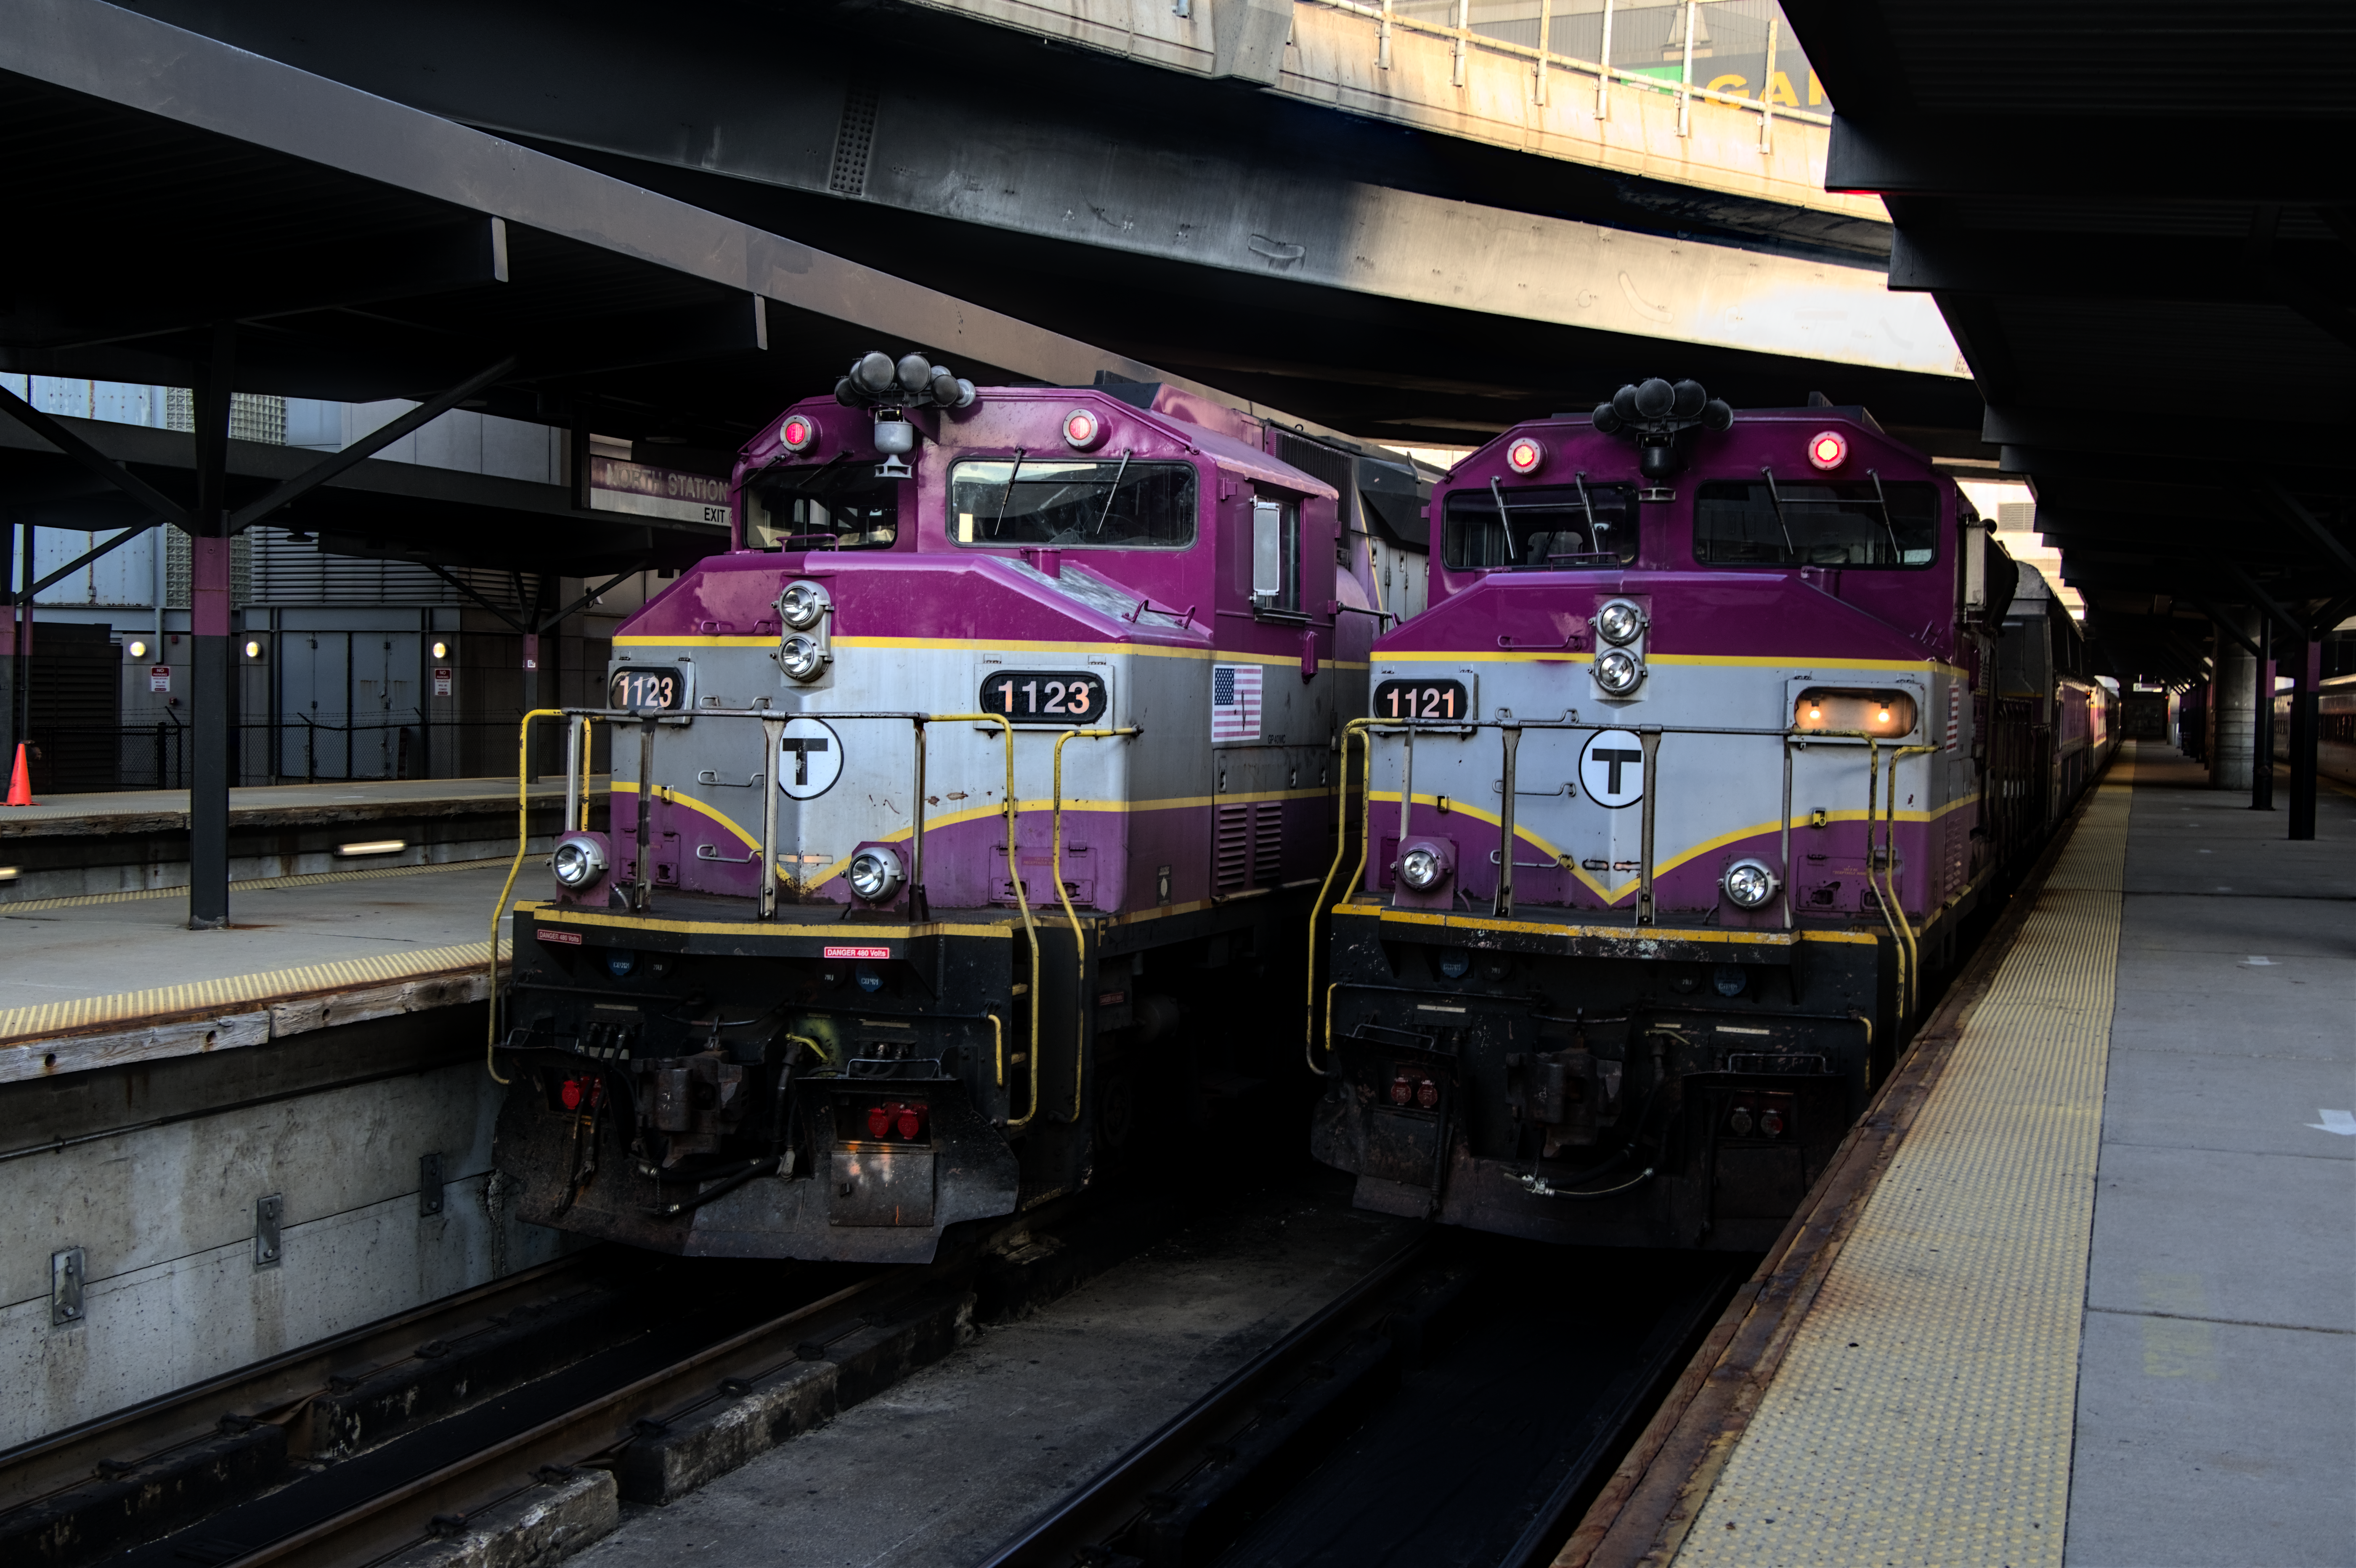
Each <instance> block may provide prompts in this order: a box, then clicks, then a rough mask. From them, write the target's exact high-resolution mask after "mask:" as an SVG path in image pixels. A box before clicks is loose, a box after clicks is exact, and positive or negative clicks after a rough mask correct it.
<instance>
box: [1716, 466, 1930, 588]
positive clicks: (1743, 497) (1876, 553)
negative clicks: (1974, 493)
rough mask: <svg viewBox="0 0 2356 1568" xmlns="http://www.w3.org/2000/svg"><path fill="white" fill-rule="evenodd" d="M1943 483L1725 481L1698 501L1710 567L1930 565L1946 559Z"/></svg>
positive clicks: (1899, 481) (1764, 477) (1758, 479)
mask: <svg viewBox="0 0 2356 1568" xmlns="http://www.w3.org/2000/svg"><path fill="white" fill-rule="evenodd" d="M1938 539H1939V487H1938V486H1937V485H1933V484H1931V483H1929V482H1928V481H1925V480H1921V479H1891V480H1887V481H1877V480H1873V479H1866V480H1862V481H1860V480H1855V479H1841V480H1828V479H1784V478H1782V477H1780V476H1775V477H1770V476H1769V475H1761V476H1760V477H1759V478H1757V479H1733V480H1727V479H1718V480H1712V481H1710V482H1709V483H1708V484H1706V485H1702V486H1701V490H1700V494H1699V496H1697V498H1696V500H1695V502H1694V559H1695V560H1697V561H1699V562H1701V563H1702V564H1703V565H1704V566H1839V567H1899V568H1904V567H1923V566H1928V565H1930V564H1931V562H1932V561H1933V560H1936V559H1937V557H1938V553H1939V550H1938Z"/></svg>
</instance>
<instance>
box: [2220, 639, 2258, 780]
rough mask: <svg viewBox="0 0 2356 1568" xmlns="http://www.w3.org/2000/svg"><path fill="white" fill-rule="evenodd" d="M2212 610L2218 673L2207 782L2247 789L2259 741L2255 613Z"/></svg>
mask: <svg viewBox="0 0 2356 1568" xmlns="http://www.w3.org/2000/svg"><path fill="white" fill-rule="evenodd" d="M2214 615H2215V617H2216V624H2217V674H2216V678H2215V679H2214V680H2212V681H2211V683H2210V687H2209V700H2210V707H2211V712H2212V713H2213V714H2214V715H2215V719H2214V726H2215V727H2214V728H2213V729H2212V730H2211V737H2212V739H2213V741H2214V743H2213V744H2212V745H2211V747H2210V748H2209V784H2210V787H2211V788H2212V789H2229V790H2244V789H2248V788H2249V787H2251V772H2252V770H2251V767H2250V759H2251V757H2252V756H2253V754H2254V747H2255V745H2256V743H2257V712H2256V707H2257V704H2256V700H2255V699H2256V697H2257V692H2258V670H2257V664H2258V661H2257V656H2256V638H2255V636H2254V633H2255V632H2256V630H2257V628H2256V626H2255V625H2254V620H2255V616H2254V614H2253V613H2251V612H2249V611H2246V610H2241V611H2237V610H2231V609H2225V608H2222V607H2221V608H2219V609H2218V610H2216V611H2215V612H2214Z"/></svg>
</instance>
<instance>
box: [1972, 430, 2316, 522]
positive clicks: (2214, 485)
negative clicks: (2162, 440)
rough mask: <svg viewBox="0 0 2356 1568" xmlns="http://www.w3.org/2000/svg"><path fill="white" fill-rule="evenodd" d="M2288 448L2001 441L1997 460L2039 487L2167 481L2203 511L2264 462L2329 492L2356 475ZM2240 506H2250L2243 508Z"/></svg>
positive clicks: (2247, 489)
mask: <svg viewBox="0 0 2356 1568" xmlns="http://www.w3.org/2000/svg"><path fill="white" fill-rule="evenodd" d="M2284 447H2285V443H2284V442H2283V441H2281V440H2280V439H2277V440H2276V442H2275V443H2273V445H2272V449H2271V451H2270V452H2269V453H2268V455H2267V456H2265V458H2263V459H2260V458H2255V457H2252V456H2248V455H2244V453H2233V452H2214V451H2211V450H2208V449H2206V448H2204V449H2201V450H2199V451H2196V452H2192V453H2186V454H2184V455H2179V456H2177V457H2173V458H2170V457H2165V456H2160V455H2157V454H2155V455H2152V456H2148V457H2131V456H2127V455H2125V454H2119V453H2108V452H2103V451H2084V450H2077V449H2072V448H2070V447H2058V448H2057V447H2051V446H2024V445H2019V444H2016V443H2009V442H2006V443H1997V463H1998V464H1999V465H2000V466H2001V468H2002V471H2003V472H2004V473H2005V475H2008V476H2014V475H2034V476H2035V478H2036V480H2037V482H2038V483H2039V484H2040V485H2044V484H2045V483H2047V482H2048V481H2053V480H2060V481H2069V482H2082V481H2083V482H2087V483H2094V484H2103V485H2134V484H2137V483H2142V484H2147V485H2148V484H2153V483H2156V482H2159V481H2166V482H2168V483H2169V484H2171V485H2175V486H2176V487H2178V488H2179V489H2182V490H2185V491H2186V492H2188V493H2189V494H2190V495H2192V496H2196V497H2198V499H2199V503H2200V507H2201V509H2206V510H2214V509H2215V508H2216V507H2217V505H2218V503H2217V502H2216V500H2215V496H2218V495H2225V496H2234V497H2237V498H2238V497H2244V496H2248V495H2249V494H2250V493H2251V492H2252V491H2253V490H2254V488H2255V487H2256V486H2257V485H2258V483H2259V471H2260V468H2261V465H2263V471H2264V472H2265V473H2266V474H2270V475H2279V476H2281V477H2282V478H2284V479H2286V480H2287V481H2288V482H2289V483H2290V484H2292V485H2295V486H2297V488H2298V489H2300V490H2314V491H2319V492H2324V493H2329V492H2331V491H2333V490H2337V489H2339V488H2340V487H2341V486H2343V485H2348V484H2349V483H2350V482H2351V479H2356V474H2351V470H2350V469H2349V468H2348V467H2346V466H2344V465H2338V464H2331V463H2329V462H2328V461H2325V462H2314V463H2302V462H2298V461H2296V460H2294V459H2291V458H2288V457H2286V455H2284V454H2283V453H2284ZM2235 509H2237V510H2248V509H2249V508H2248V507H2245V506H2242V507H2236V508H2235Z"/></svg>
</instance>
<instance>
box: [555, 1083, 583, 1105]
mask: <svg viewBox="0 0 2356 1568" xmlns="http://www.w3.org/2000/svg"><path fill="white" fill-rule="evenodd" d="M556 1097H557V1098H558V1099H559V1100H562V1102H564V1108H565V1109H566V1110H568V1111H577V1110H579V1109H580V1108H581V1080H579V1079H578V1078H567V1079H566V1080H565V1081H564V1082H563V1083H562V1084H561V1085H559V1086H558V1088H557V1091H556Z"/></svg>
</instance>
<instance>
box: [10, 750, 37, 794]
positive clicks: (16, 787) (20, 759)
mask: <svg viewBox="0 0 2356 1568" xmlns="http://www.w3.org/2000/svg"><path fill="white" fill-rule="evenodd" d="M8 804H9V805H32V804H33V774H32V771H31V770H30V769H28V768H27V767H26V766H25V742H24V741H17V742H16V772H15V773H11V774H9V775H8Z"/></svg>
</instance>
